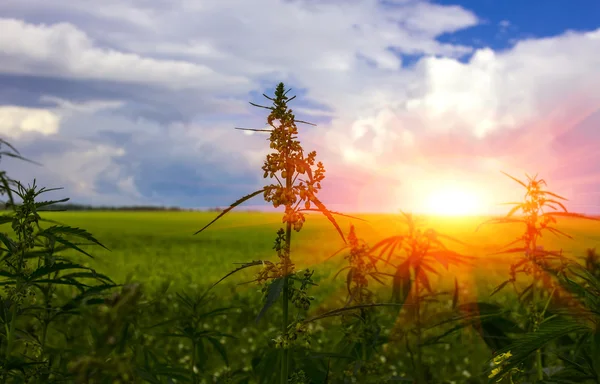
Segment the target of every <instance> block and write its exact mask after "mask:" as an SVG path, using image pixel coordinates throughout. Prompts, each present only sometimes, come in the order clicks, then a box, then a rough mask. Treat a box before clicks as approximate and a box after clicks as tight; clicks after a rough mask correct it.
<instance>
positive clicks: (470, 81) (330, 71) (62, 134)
mask: <svg viewBox="0 0 600 384" xmlns="http://www.w3.org/2000/svg"><path fill="white" fill-rule="evenodd" d="M599 20H600V2H598V1H592V0H588V1H583V0H578V1H572V2H565V1H558V0H554V1H538V0H529V1H516V0H514V1H513V0H507V1H491V0H473V1H458V2H452V1H446V0H444V1H436V2H429V1H422V0H387V1H378V0H361V1H359V0H323V1H313V0H286V1H284V0H255V1H253V2H248V1H242V0H207V1H203V2H197V1H192V0H149V1H145V2H143V3H142V2H139V1H135V0H119V1H117V0H106V1H104V2H102V4H100V3H99V2H95V1H91V0H82V1H79V2H76V3H74V2H72V1H67V0H30V1H27V2H23V1H21V0H4V1H2V3H0V29H1V30H2V31H3V33H2V35H0V135H2V137H3V138H6V139H7V140H9V141H10V142H11V143H13V144H14V145H15V146H17V147H18V148H19V149H20V150H21V152H22V153H23V154H24V155H26V156H28V157H31V158H33V159H35V160H37V161H39V162H41V163H43V164H44V166H43V167H41V168H40V167H35V166H32V165H29V164H22V163H18V162H15V161H9V160H4V159H3V161H2V167H5V169H7V171H9V173H10V174H12V175H13V177H15V178H18V179H21V180H22V181H25V182H26V181H31V180H32V179H33V178H37V180H38V183H40V184H42V185H47V186H49V187H55V186H63V187H65V190H64V191H63V193H64V194H65V195H67V196H70V197H71V198H72V200H73V201H74V202H80V203H86V204H94V205H131V204H144V205H147V204H151V205H168V206H173V205H177V206H182V207H213V206H225V205H227V204H228V203H230V202H232V201H234V200H235V199H237V198H238V197H239V196H242V195H244V194H246V193H249V192H251V191H253V190H256V189H259V188H260V187H261V186H262V185H264V184H265V180H263V179H262V172H261V170H260V166H261V165H262V161H263V159H264V157H265V156H266V154H267V153H268V145H267V144H266V141H265V137H264V136H261V135H247V134H245V133H243V132H240V131H235V130H234V129H233V127H236V126H242V127H256V128H260V127H261V126H262V125H263V124H264V120H265V117H266V116H265V115H264V113H263V111H261V110H258V109H256V108H253V107H251V106H249V105H248V101H252V102H260V103H264V102H265V100H264V99H263V98H262V96H261V94H262V93H271V92H272V91H273V87H274V86H275V85H276V84H277V83H278V82H279V81H284V82H285V83H286V84H287V85H289V86H291V87H292V88H293V92H292V93H293V94H297V95H298V97H297V99H296V100H295V101H294V104H293V108H294V111H295V113H296V115H297V116H298V118H300V119H303V120H308V121H311V122H315V123H317V124H318V127H302V130H301V139H302V141H303V143H304V144H305V147H306V148H307V149H315V150H317V152H318V154H319V158H320V159H321V160H322V161H323V162H324V163H325V166H326V169H327V179H326V182H325V184H324V191H323V192H322V198H323V200H324V201H326V202H328V203H329V205H330V206H332V207H334V208H338V209H343V210H347V211H397V210H398V209H405V210H415V211H427V210H431V209H433V208H432V207H435V206H439V202H440V201H445V200H444V199H446V200H448V199H454V200H448V201H446V204H447V205H455V206H459V207H460V206H463V209H464V210H465V211H477V212H483V213H485V212H495V211H494V210H495V209H496V208H494V207H496V204H497V203H499V202H501V201H504V200H512V199H513V198H519V192H520V191H518V189H517V190H515V188H514V185H512V184H511V182H510V180H508V179H506V178H505V177H504V176H502V175H501V173H500V171H501V170H502V171H506V172H509V173H513V174H515V175H517V176H523V175H524V173H525V172H529V173H538V172H539V174H540V175H541V176H542V177H544V178H545V179H546V180H547V181H548V184H549V185H550V187H551V189H554V190H556V192H560V193H562V194H564V195H567V196H568V197H570V200H571V201H570V202H569V204H570V208H571V209H573V210H576V211H586V212H593V213H600V187H598V184H599V181H600V166H597V165H596V164H600V161H598V160H600V159H599V155H597V150H596V148H597V146H598V143H600V141H599V140H600V137H599V135H598V132H599V131H598V129H597V127H598V124H599V123H600V71H598V68H600V21H599ZM436 202H437V203H436ZM473 202H475V203H473ZM467 203H469V204H471V203H472V204H471V205H469V204H467ZM253 204H258V205H260V202H259V201H258V200H256V201H255V202H254V203H253ZM436 204H437V205H436ZM250 205H252V204H250ZM467 205H469V206H467Z"/></svg>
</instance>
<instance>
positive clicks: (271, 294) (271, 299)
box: [255, 277, 285, 323]
mask: <svg viewBox="0 0 600 384" xmlns="http://www.w3.org/2000/svg"><path fill="white" fill-rule="evenodd" d="M284 283H285V278H281V277H280V278H277V279H274V280H273V281H272V282H271V284H270V285H269V288H268V292H267V300H266V302H265V305H264V306H263V308H262V309H261V310H260V313H259V314H258V316H256V320H255V321H256V322H257V323H258V321H259V320H260V319H261V317H263V315H264V314H265V313H266V312H267V310H268V309H269V308H270V307H271V306H272V305H273V304H275V303H276V302H277V299H279V296H281V291H282V290H283V285H284Z"/></svg>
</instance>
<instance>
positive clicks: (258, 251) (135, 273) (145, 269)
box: [44, 212, 600, 293]
mask: <svg viewBox="0 0 600 384" xmlns="http://www.w3.org/2000/svg"><path fill="white" fill-rule="evenodd" d="M215 216H216V214H215V213H206V212H47V213H45V215H44V217H45V218H48V219H52V220H56V221H59V222H61V223H64V224H67V225H70V226H75V227H81V228H84V229H87V230H88V231H89V232H91V233H92V234H93V235H94V236H95V237H96V238H97V239H98V240H99V241H100V242H102V243H103V244H104V245H105V246H106V247H108V248H109V249H110V252H109V251H106V250H104V249H102V248H100V247H93V248H89V249H88V250H89V252H90V253H91V254H92V255H93V256H94V260H88V261H86V262H87V263H89V265H90V266H92V267H94V268H96V269H97V270H98V271H99V272H103V273H107V274H108V275H109V276H111V277H112V278H113V279H114V280H115V281H116V282H124V281H125V280H126V279H127V278H128V277H130V278H131V279H132V280H134V281H138V282H143V283H145V284H146V285H147V286H148V287H149V288H151V287H155V286H157V285H160V284H161V283H164V282H165V281H169V282H170V283H171V284H172V287H173V289H174V290H179V289H187V288H192V289H195V288H198V287H202V286H206V285H208V284H210V283H212V282H214V281H216V280H218V279H219V278H220V277H222V276H224V275H225V274H226V273H228V272H229V271H230V270H232V269H233V268H234V267H235V265H234V263H237V262H245V261H251V260H263V259H266V260H274V258H275V253H274V251H273V250H272V247H273V241H274V238H275V232H276V231H277V229H278V228H280V227H281V226H282V225H281V214H279V213H246V212H231V213H229V214H227V215H225V216H224V217H223V218H221V219H220V220H218V221H217V222H216V223H214V224H213V225H212V226H210V227H209V228H208V229H207V230H205V231H203V232H202V233H199V234H197V235H193V233H194V232H196V231H197V230H199V229H200V228H202V227H203V226H204V225H206V224H207V223H209V222H210V221H211V220H212V219H213V218H214V217H215ZM357 217H359V218H361V219H364V220H366V221H364V222H363V221H358V220H353V219H348V218H344V217H341V218H338V222H339V224H340V226H341V228H342V230H343V231H344V233H345V234H347V232H348V230H349V226H350V224H351V223H353V224H354V225H355V226H356V230H357V234H358V236H359V237H361V238H363V239H364V240H366V241H367V242H368V243H369V244H371V245H373V244H375V243H376V242H377V241H379V240H381V239H383V238H385V237H387V236H390V235H393V234H395V233H397V232H399V231H403V230H404V229H405V228H403V227H402V226H401V225H400V224H398V220H397V216H396V215H392V214H390V215H382V214H378V215H357ZM422 220H423V221H422V222H423V224H424V226H427V227H432V228H435V229H436V230H437V231H438V232H441V233H444V234H447V235H449V236H452V237H454V238H457V239H460V240H461V241H462V242H464V243H467V244H469V245H470V246H469V247H465V246H461V245H459V244H456V245H455V244H452V242H450V241H449V242H446V243H447V246H448V247H449V248H452V249H454V250H457V251H459V252H461V253H464V254H467V255H472V256H475V257H477V261H476V262H475V263H474V265H473V266H472V267H471V268H467V269H463V270H456V269H455V270H451V271H450V275H453V274H457V275H460V276H461V277H462V278H463V279H467V280H469V281H473V282H478V281H482V282H484V283H485V285H486V286H480V285H481V284H477V285H476V286H475V287H478V290H482V293H484V291H485V289H486V288H489V286H490V285H493V284H495V283H500V282H501V281H502V280H503V279H505V277H506V271H507V268H508V264H509V262H510V261H511V256H507V255H499V256H493V255H490V253H492V252H494V251H496V250H497V249H498V248H499V247H501V246H503V245H505V244H507V243H509V242H510V241H512V240H514V239H515V238H516V237H517V236H519V235H520V234H521V233H522V230H523V229H522V227H521V226H518V225H511V224H501V225H500V224H490V225H485V226H483V227H481V228H480V229H479V230H478V231H477V232H475V230H476V229H477V227H478V226H479V224H481V223H482V222H483V221H485V220H486V218H483V217H469V218H454V217H445V218H432V217H429V218H427V217H425V218H423V219H422ZM557 227H558V228H560V229H561V230H562V231H563V232H566V233H567V234H570V235H571V236H573V237H574V239H573V240H569V239H565V238H557V237H555V236H553V235H552V234H549V233H548V234H545V237H544V238H542V244H544V246H545V248H547V249H562V250H563V252H564V254H565V255H570V256H574V257H580V256H583V255H585V250H586V249H587V248H594V247H598V245H599V243H600V231H598V230H597V229H598V224H597V223H596V222H592V221H587V220H575V219H563V220H561V221H559V223H558V225H557ZM342 246H343V242H342V240H341V238H340V237H339V235H338V234H337V232H336V231H335V229H334V227H333V226H332V225H331V223H329V221H327V219H326V218H324V217H323V216H321V215H310V216H309V217H308V218H307V222H306V224H305V226H304V228H303V230H302V231H301V232H299V233H296V232H293V238H292V258H293V260H294V262H295V263H296V265H297V267H298V268H305V267H314V268H315V269H316V270H317V275H316V276H318V277H319V279H321V280H322V281H321V283H322V285H328V284H329V283H328V282H330V281H331V278H332V277H333V275H334V274H335V272H336V271H337V269H338V267H339V266H340V265H343V256H342V255H340V256H338V257H336V258H333V259H331V260H330V261H326V259H327V258H328V257H329V256H330V255H332V254H333V253H334V252H335V251H337V250H338V249H340V248H341V247H342ZM236 276H237V277H232V278H230V279H231V280H229V282H230V284H231V283H233V282H242V281H244V278H248V277H250V276H251V273H245V274H244V273H240V275H236ZM241 276H243V277H241ZM446 277H451V276H446ZM442 280H443V277H442ZM340 284H341V283H340Z"/></svg>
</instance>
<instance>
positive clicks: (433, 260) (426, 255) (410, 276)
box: [371, 212, 472, 384]
mask: <svg viewBox="0 0 600 384" xmlns="http://www.w3.org/2000/svg"><path fill="white" fill-rule="evenodd" d="M401 221H402V223H403V224H404V225H405V226H406V227H407V229H408V230H407V231H406V232H402V233H400V234H398V235H395V236H391V237H388V238H386V239H384V240H381V241H380V242H378V243H377V244H375V245H374V246H373V247H372V248H371V255H372V257H374V258H375V259H376V260H377V261H382V262H383V263H384V264H385V265H388V266H392V267H393V268H394V274H393V284H392V300H393V301H395V302H397V303H402V304H403V307H406V315H407V318H408V320H410V321H411V322H412V323H413V324H414V328H413V329H412V330H410V331H406V332H403V336H401V338H404V339H405V342H406V346H407V348H409V353H410V355H411V360H412V363H413V366H414V370H415V371H414V374H415V380H416V382H417V383H420V384H421V383H426V382H427V380H428V379H427V367H426V366H425V364H424V363H423V352H422V347H423V345H424V344H425V343H424V331H425V329H426V328H427V324H426V318H425V309H426V305H427V303H431V302H436V301H437V297H439V296H440V295H442V294H445V292H437V291H436V290H435V289H433V287H432V285H431V282H430V280H431V279H430V276H432V275H439V274H440V273H439V272H438V269H439V267H440V266H442V267H444V268H445V269H446V270H448V268H449V267H450V266H452V265H454V266H457V265H461V264H466V263H468V262H469V261H470V260H471V259H472V258H471V257H469V256H466V255H462V254H460V253H458V252H455V251H452V250H450V249H448V248H447V247H446V246H445V245H444V243H443V242H442V240H450V241H453V242H455V243H459V244H462V245H466V244H465V243H463V242H461V241H460V240H458V239H455V238H453V237H450V236H447V235H444V234H441V233H439V232H437V231H436V230H434V229H432V228H428V229H425V230H423V229H421V228H420V225H419V223H418V221H417V220H416V219H415V217H414V216H413V215H412V214H409V213H404V212H402V220H401ZM455 288H456V290H455V293H454V298H453V306H454V307H455V306H456V303H457V301H458V289H457V282H456V281H455ZM409 334H412V335H414V344H415V345H416V347H417V353H416V356H414V354H413V353H412V351H411V350H410V347H409Z"/></svg>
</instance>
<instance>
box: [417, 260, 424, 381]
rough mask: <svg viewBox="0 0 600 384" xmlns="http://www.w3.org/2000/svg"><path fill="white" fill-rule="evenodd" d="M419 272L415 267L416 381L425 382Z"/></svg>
mask: <svg viewBox="0 0 600 384" xmlns="http://www.w3.org/2000/svg"><path fill="white" fill-rule="evenodd" d="M419 273H420V268H417V269H416V273H415V305H416V311H417V313H416V315H417V383H419V384H426V381H425V372H424V370H423V353H422V351H421V343H422V341H423V340H422V335H421V296H420V294H421V293H420V284H419V279H418V278H417V276H418V274H419Z"/></svg>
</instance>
